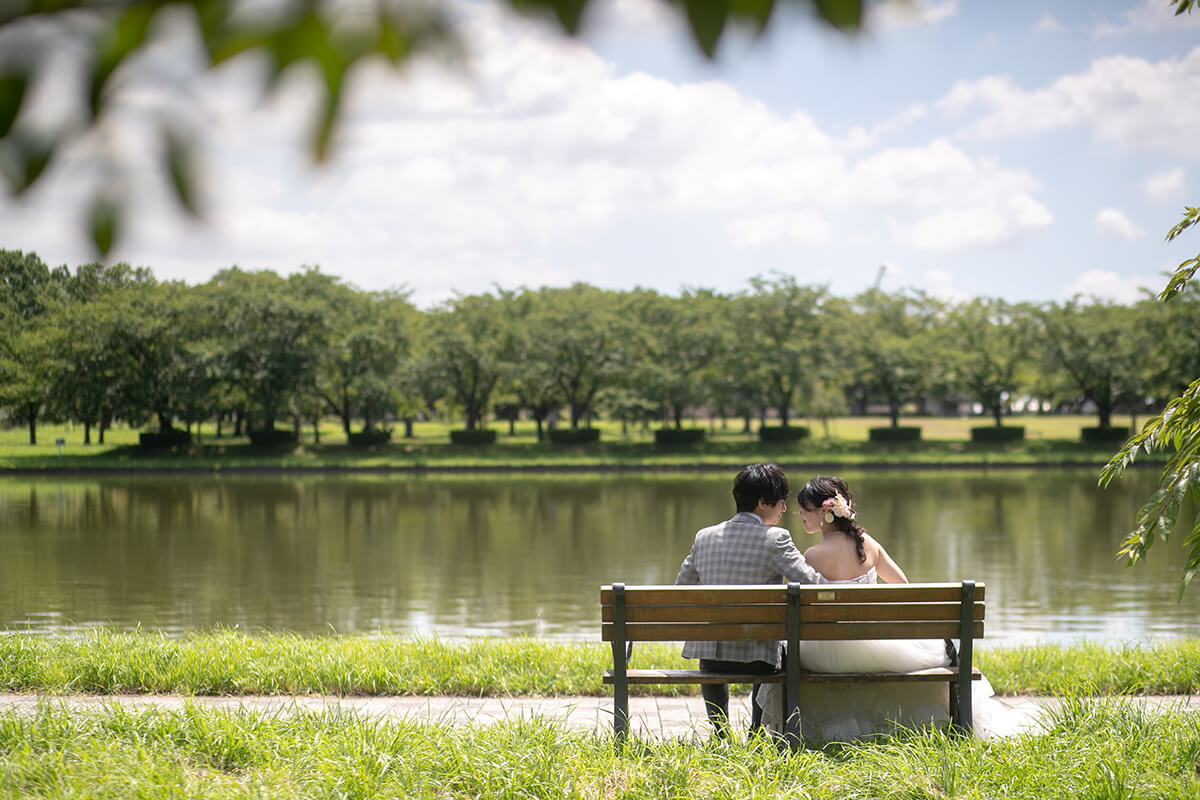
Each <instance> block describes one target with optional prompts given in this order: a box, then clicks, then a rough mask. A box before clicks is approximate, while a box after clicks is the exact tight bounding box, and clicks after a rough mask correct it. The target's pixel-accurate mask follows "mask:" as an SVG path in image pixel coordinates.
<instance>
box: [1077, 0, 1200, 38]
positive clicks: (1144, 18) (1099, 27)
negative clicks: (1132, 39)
mask: <svg viewBox="0 0 1200 800" xmlns="http://www.w3.org/2000/svg"><path fill="white" fill-rule="evenodd" d="M1174 8H1175V4H1174V3H1172V2H1168V1H1167V0H1142V4H1141V5H1140V6H1136V7H1134V8H1131V9H1129V10H1128V11H1126V12H1125V13H1124V14H1122V15H1121V16H1120V18H1119V19H1117V20H1102V21H1101V22H1099V23H1097V24H1096V25H1095V27H1093V29H1092V32H1093V33H1094V34H1095V35H1096V36H1098V37H1107V36H1122V35H1125V34H1129V33H1152V32H1155V31H1161V30H1167V29H1180V28H1184V29H1186V28H1193V29H1195V28H1200V16H1197V15H1195V14H1179V15H1176V14H1175V10H1174Z"/></svg>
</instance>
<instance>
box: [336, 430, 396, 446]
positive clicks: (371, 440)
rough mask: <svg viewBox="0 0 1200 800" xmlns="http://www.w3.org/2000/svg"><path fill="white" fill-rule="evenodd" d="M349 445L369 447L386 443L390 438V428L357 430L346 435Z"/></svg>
mask: <svg viewBox="0 0 1200 800" xmlns="http://www.w3.org/2000/svg"><path fill="white" fill-rule="evenodd" d="M347 439H348V440H349V442H350V446H351V447H370V446H372V445H377V444H387V443H388V442H390V441H391V440H392V432H391V430H373V431H358V432H357V433H351V434H349V435H348V436H347Z"/></svg>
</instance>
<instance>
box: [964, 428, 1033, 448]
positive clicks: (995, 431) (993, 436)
mask: <svg viewBox="0 0 1200 800" xmlns="http://www.w3.org/2000/svg"><path fill="white" fill-rule="evenodd" d="M1024 438H1025V426H1024V425H1005V426H1003V427H1001V426H999V425H984V426H982V427H978V428H971V441H972V442H983V443H985V444H993V443H997V442H1019V441H1021V440H1022V439H1024Z"/></svg>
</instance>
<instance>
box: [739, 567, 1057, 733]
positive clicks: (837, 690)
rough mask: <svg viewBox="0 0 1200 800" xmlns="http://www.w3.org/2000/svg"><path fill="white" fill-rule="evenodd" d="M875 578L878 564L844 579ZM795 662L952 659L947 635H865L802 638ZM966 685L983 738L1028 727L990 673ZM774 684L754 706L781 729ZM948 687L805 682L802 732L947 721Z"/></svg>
mask: <svg viewBox="0 0 1200 800" xmlns="http://www.w3.org/2000/svg"><path fill="white" fill-rule="evenodd" d="M821 582H822V583H875V582H876V576H875V568H874V567H872V568H871V569H870V570H869V571H867V572H866V573H865V574H863V575H860V576H858V577H857V578H853V579H851V580H845V581H829V580H824V579H822V581H821ZM799 652H800V665H801V666H802V667H803V668H804V669H808V670H812V671H814V672H909V671H911V670H917V669H927V668H929V667H945V666H949V664H950V656H949V655H948V654H947V652H946V643H945V641H943V640H941V639H938V640H929V641H926V640H870V641H859V642H800V651H799ZM973 683H974V685H973V686H972V690H971V698H972V700H973V702H972V705H971V707H972V711H973V717H974V729H975V732H976V735H978V736H980V737H981V738H991V737H994V736H1004V735H1011V734H1015V733H1019V732H1022V731H1026V730H1029V729H1030V727H1031V726H1032V722H1033V719H1032V717H1031V715H1030V713H1029V711H1028V710H1025V709H1012V708H1009V707H1008V706H1006V705H1005V704H1004V703H1002V702H1000V701H999V700H997V699H995V697H994V695H995V692H994V691H993V689H992V686H991V684H990V683H988V681H987V678H983V679H982V680H978V681H974V682H973ZM782 691H783V687H782V686H781V685H779V684H763V686H762V687H761V689H760V694H759V704H760V705H761V706H762V707H763V722H764V724H765V725H767V727H768V728H771V729H773V730H780V729H782V719H781V718H780V714H781V711H780V709H781V702H780V700H781V693H782ZM949 708H950V688H949V685H948V684H946V683H942V682H940V681H939V682H932V683H925V682H894V683H893V682H880V683H842V684H838V683H802V684H801V688H800V732H801V735H803V737H804V738H805V739H806V740H808V741H812V742H831V741H852V740H854V739H862V738H866V737H870V736H874V735H878V734H886V733H891V732H893V731H894V730H895V729H896V727H897V726H903V727H907V728H919V727H926V726H932V725H942V726H944V725H947V724H948V723H949V721H950V710H949Z"/></svg>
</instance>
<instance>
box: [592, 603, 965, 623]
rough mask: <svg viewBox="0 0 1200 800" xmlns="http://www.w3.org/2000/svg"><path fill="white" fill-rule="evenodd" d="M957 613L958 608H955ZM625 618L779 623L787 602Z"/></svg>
mask: <svg viewBox="0 0 1200 800" xmlns="http://www.w3.org/2000/svg"><path fill="white" fill-rule="evenodd" d="M956 613H957V612H956ZM600 616H601V621H602V622H612V606H605V607H604V608H603V609H602V611H601V614H600ZM625 620H626V622H757V623H771V624H776V625H782V624H784V623H785V622H786V621H787V606H786V605H783V604H779V605H735V606H703V605H701V606H629V607H627V608H626V609H625Z"/></svg>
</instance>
